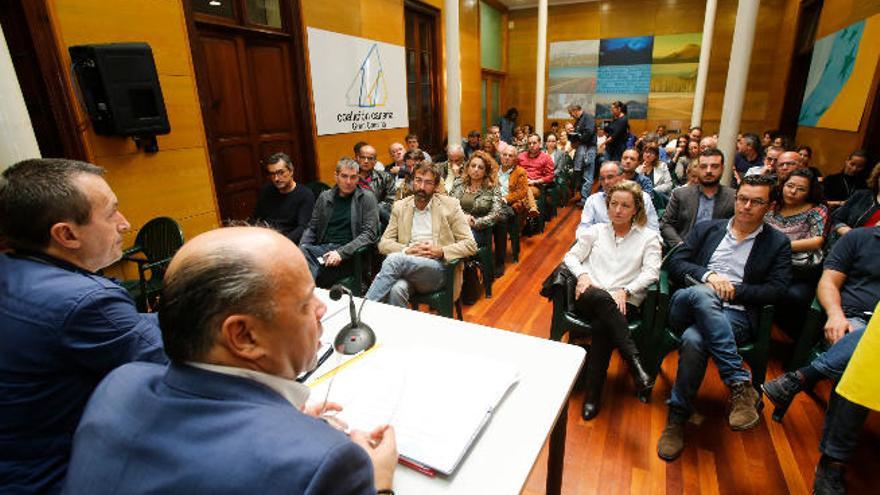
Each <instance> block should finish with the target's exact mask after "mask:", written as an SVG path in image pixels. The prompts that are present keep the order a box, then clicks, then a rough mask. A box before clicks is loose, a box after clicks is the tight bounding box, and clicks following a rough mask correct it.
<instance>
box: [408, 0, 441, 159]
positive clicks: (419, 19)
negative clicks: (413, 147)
mask: <svg viewBox="0 0 880 495" xmlns="http://www.w3.org/2000/svg"><path fill="white" fill-rule="evenodd" d="M437 16H438V12H437V11H436V10H434V9H432V8H430V7H427V6H424V5H422V4H419V3H416V2H410V1H407V2H406V3H405V7H404V21H405V24H406V96H407V105H408V113H409V131H410V132H412V133H415V134H417V135H418V136H419V144H420V145H421V147H422V148H423V149H425V150H427V151H428V152H429V153H430V154H436V153H438V152H439V151H440V148H441V147H442V132H441V129H440V98H439V93H438V80H439V79H438V69H439V68H438V62H439V60H440V59H439V57H438V55H437V53H438V51H437V44H438V36H437Z"/></svg>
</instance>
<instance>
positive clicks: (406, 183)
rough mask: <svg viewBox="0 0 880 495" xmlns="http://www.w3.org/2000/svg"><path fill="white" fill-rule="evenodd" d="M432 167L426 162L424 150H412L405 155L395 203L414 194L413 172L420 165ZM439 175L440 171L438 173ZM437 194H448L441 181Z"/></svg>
mask: <svg viewBox="0 0 880 495" xmlns="http://www.w3.org/2000/svg"><path fill="white" fill-rule="evenodd" d="M422 163H424V164H426V165H431V163H430V162H425V161H424V155H423V154H422V150H410V151H407V152H406V153H405V154H404V167H403V168H402V169H401V174H402V175H401V178H399V179H398V180H397V192H396V193H395V194H394V197H395V199H394V200H395V201H400V200H401V199H404V198H408V197H410V196H412V194H413V190H414V189H413V184H412V181H413V170H415V169H416V168H417V167H418V166H419V165H420V164H422ZM438 173H439V171H438ZM436 193H437V194H446V187H445V186H444V184H443V181H442V180H441V181H440V182H439V183H437V188H436Z"/></svg>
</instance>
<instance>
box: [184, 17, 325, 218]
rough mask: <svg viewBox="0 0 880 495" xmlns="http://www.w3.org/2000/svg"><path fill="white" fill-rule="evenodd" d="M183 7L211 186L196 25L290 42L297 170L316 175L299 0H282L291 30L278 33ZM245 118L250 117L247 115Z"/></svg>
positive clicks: (210, 134) (213, 154) (209, 131)
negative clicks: (211, 18)
mask: <svg viewBox="0 0 880 495" xmlns="http://www.w3.org/2000/svg"><path fill="white" fill-rule="evenodd" d="M183 6H184V14H185V17H186V26H187V31H188V33H189V43H190V51H191V52H192V55H193V69H194V70H195V74H196V88H197V89H198V91H197V92H198V95H199V105H200V106H201V109H202V127H203V128H204V130H205V138H206V146H207V148H208V156H209V158H210V160H211V164H212V165H211V170H212V183H213V184H212V185H216V180H215V179H214V178H213V172H214V167H213V164H214V163H218V161H217V157H216V152H215V150H214V149H213V147H212V146H211V145H210V143H211V142H212V141H214V139H215V137H214V131H213V129H212V128H211V125H210V124H209V122H208V119H206V117H205V116H206V115H209V114H210V104H211V102H209V101H208V100H207V91H204V90H202V89H201V88H205V87H206V86H208V85H210V81H209V78H208V75H207V73H206V72H205V70H206V69H205V67H206V66H207V62H206V60H205V54H204V52H203V51H202V49H201V44H200V43H199V28H203V29H205V30H212V31H217V32H227V33H235V34H241V35H248V34H252V35H258V36H270V37H273V38H276V39H278V40H287V41H289V42H290V44H289V47H288V56H289V63H290V70H291V81H292V83H293V85H294V87H295V88H298V89H299V93H298V94H296V95H295V96H296V100H297V104H296V105H293V109H292V110H293V112H294V115H295V116H299V122H298V124H299V126H298V127H299V130H298V132H297V134H298V135H297V138H298V139H297V141H298V144H299V146H300V149H299V150H298V156H297V158H299V159H300V160H301V163H299V164H298V169H299V170H301V171H302V174H303V177H304V178H305V180H306V181H311V180H314V179H315V178H317V177H318V171H317V163H318V161H317V159H316V152H315V148H316V138H317V135H316V134H315V132H314V126H313V125H312V108H311V94H310V91H309V87H310V86H309V84H310V83H309V81H308V80H307V72H306V71H307V66H306V59H305V57H306V53H305V50H306V49H307V43H306V37H305V28H304V25H303V22H302V5H301V3H300V0H282V4H281V9H282V21H281V22H282V25H284V26H289V27H290V32H281V31H277V30H271V29H261V28H254V27H250V26H240V25H233V24H229V23H218V22H208V21H205V20H204V19H199V17H200V16H199V14H198V13H196V12H193V10H192V4H191V3H190V2H189V1H185V2H183ZM236 8H238V7H236ZM243 73H247V71H246V70H245V71H244V72H243ZM243 84H250V82H249V81H244V82H243ZM247 118H251V117H250V116H247ZM214 194H215V201H217V206H218V211H219V209H220V201H219V193H218V191H216V190H215V192H214Z"/></svg>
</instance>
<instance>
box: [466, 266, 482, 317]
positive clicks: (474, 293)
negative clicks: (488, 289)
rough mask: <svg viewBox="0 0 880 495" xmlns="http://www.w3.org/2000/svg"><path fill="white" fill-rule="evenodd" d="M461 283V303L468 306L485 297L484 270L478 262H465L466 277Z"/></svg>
mask: <svg viewBox="0 0 880 495" xmlns="http://www.w3.org/2000/svg"><path fill="white" fill-rule="evenodd" d="M462 278H463V280H462V283H461V302H462V304H467V305H468V306H470V305H472V304H474V303H476V302H477V301H479V300H480V298H481V297H483V270H482V269H481V266H480V262H479V261H477V260H467V261H465V262H464V275H463V277H462Z"/></svg>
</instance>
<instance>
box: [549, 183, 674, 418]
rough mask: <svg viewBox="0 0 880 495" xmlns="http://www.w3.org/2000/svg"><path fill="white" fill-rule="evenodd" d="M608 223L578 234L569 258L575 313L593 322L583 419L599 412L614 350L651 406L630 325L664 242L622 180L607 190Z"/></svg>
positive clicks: (636, 190) (636, 193) (631, 186)
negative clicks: (649, 228)
mask: <svg viewBox="0 0 880 495" xmlns="http://www.w3.org/2000/svg"><path fill="white" fill-rule="evenodd" d="M606 205H607V208H608V215H609V217H610V223H599V224H594V225H591V226H589V227H588V228H586V229H585V230H584V231H583V233H581V234H580V235H578V238H577V242H576V243H575V245H574V246H573V247H572V248H571V250H570V251H569V252H568V254H566V255H565V259H564V261H565V266H566V267H567V268H568V269H569V271H571V273H572V274H574V275H575V276H576V277H577V281H578V282H577V287H576V289H575V311H576V312H577V313H578V314H579V315H581V316H583V317H584V319H585V320H588V321H590V322H591V323H592V331H593V333H592V345H591V347H590V353H589V356H588V358H587V365H586V368H587V370H586V375H587V378H586V380H587V382H586V390H587V398H586V400H585V401H584V407H583V412H582V415H583V418H584V419H586V420H590V419H593V418H594V417H596V415H597V414H598V413H599V407H600V404H601V396H602V388H603V387H604V384H605V375H606V373H607V370H608V362H609V359H610V358H611V351H612V350H613V349H614V348H617V349H619V350H620V355H621V357H622V358H623V360H624V361H625V362H626V363H627V364H628V365H629V370H630V374H631V375H632V377H633V380H634V381H635V384H636V393H637V395H638V397H639V399H640V400H642V401H643V402H647V400H648V397H649V396H650V393H651V389H652V388H653V386H654V381H653V379H652V378H651V377H650V376H649V375H648V373H646V372H645V370H644V367H643V366H642V361H641V360H640V358H639V351H638V349H637V348H636V344H635V342H634V341H633V339H632V336H631V335H630V334H629V328H628V326H627V320H632V319H637V318H638V317H639V305H640V304H641V302H642V301H643V300H644V298H645V291H646V290H647V288H648V286H649V285H651V284H652V283H654V282H656V281H657V278H658V275H659V272H660V239H659V238H658V237H657V233H656V232H654V231H652V230H647V229H646V228H645V223H647V216H646V215H645V203H644V198H643V196H642V189H641V188H640V187H639V186H638V184H636V183H635V182H632V181H622V182H619V183H617V184H615V185H614V186H612V187H610V188H609V189H608V194H607V195H606Z"/></svg>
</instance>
